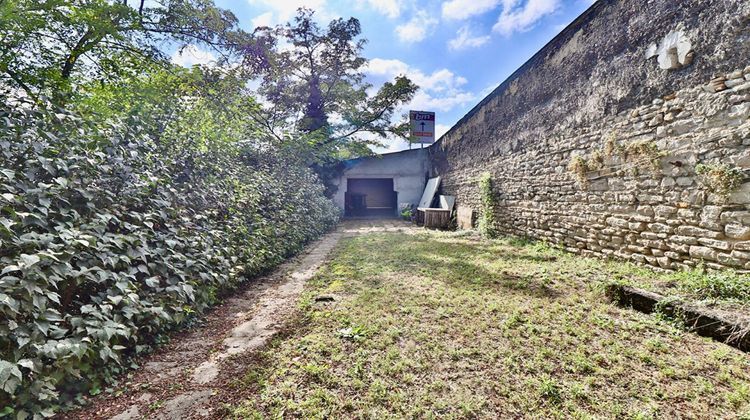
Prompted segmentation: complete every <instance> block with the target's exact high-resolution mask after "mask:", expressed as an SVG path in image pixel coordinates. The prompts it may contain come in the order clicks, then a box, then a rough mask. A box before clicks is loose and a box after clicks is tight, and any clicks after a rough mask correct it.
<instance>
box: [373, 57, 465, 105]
mask: <svg viewBox="0 0 750 420" xmlns="http://www.w3.org/2000/svg"><path fill="white" fill-rule="evenodd" d="M365 71H366V73H367V74H369V75H372V76H378V77H383V78H385V79H392V78H394V77H396V76H398V75H404V76H406V77H408V78H409V79H410V80H411V81H412V82H414V83H415V84H416V85H418V86H419V87H420V90H419V91H418V92H417V93H416V95H414V98H413V99H412V101H411V102H410V103H409V104H408V105H407V106H406V107H405V109H404V110H406V109H407V108H408V109H419V110H424V111H441V112H447V111H450V110H451V109H453V108H455V107H456V106H460V105H465V104H467V103H470V102H473V101H474V100H475V99H476V95H474V94H473V93H471V92H467V91H465V90H464V89H463V86H464V85H465V84H466V83H467V80H466V79H465V78H463V77H461V76H458V75H456V74H455V73H453V72H452V71H450V70H448V69H440V70H436V71H434V72H432V73H430V74H426V73H424V72H423V71H421V70H419V69H416V68H413V67H411V66H409V65H408V64H406V63H404V62H403V61H400V60H387V59H382V58H375V59H373V60H370V61H369V62H368V64H367V68H366V70H365Z"/></svg>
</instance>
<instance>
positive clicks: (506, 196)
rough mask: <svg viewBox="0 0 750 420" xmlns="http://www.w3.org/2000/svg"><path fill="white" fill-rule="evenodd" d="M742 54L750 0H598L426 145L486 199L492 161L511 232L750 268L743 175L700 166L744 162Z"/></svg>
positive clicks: (748, 187)
mask: <svg viewBox="0 0 750 420" xmlns="http://www.w3.org/2000/svg"><path fill="white" fill-rule="evenodd" d="M672 47H673V48H672ZM655 52H656V53H657V55H659V54H658V53H661V56H658V57H654V56H653V55H654V54H653V53H655ZM647 57H650V58H647ZM748 65H750V2H745V1H736V0H703V1H697V0H691V1H653V0H627V1H626V0H619V1H618V0H600V1H599V2H597V3H596V4H595V5H594V6H592V8H591V9H589V10H588V11H587V12H586V13H584V15H582V16H581V17H580V18H579V19H578V20H577V21H576V22H574V23H573V24H572V25H571V26H569V27H568V28H566V29H565V30H564V31H563V32H562V33H561V34H560V35H559V36H558V37H557V38H555V39H554V40H553V41H552V42H550V43H549V44H548V45H547V46H546V47H544V48H543V49H542V50H541V51H540V52H539V53H537V54H536V55H535V56H534V57H533V58H532V59H531V60H530V61H529V62H528V63H526V64H525V65H524V66H523V67H521V68H520V69H519V70H518V71H517V72H516V73H514V74H513V75H512V76H511V77H510V78H509V79H508V80H507V81H505V82H504V83H503V84H502V85H500V86H499V87H498V88H497V89H496V90H495V91H494V92H493V93H492V94H491V95H489V96H488V97H487V98H485V99H484V100H483V101H482V102H481V103H480V104H479V105H478V106H477V107H475V108H474V109H473V110H472V111H471V112H470V113H469V114H468V115H467V116H466V117H464V118H463V119H462V120H461V121H460V122H459V123H458V124H457V125H456V126H455V127H453V128H452V129H451V130H450V131H449V132H448V133H447V134H446V135H445V136H443V137H442V138H441V139H440V140H439V141H438V143H437V144H436V145H434V146H433V147H431V148H430V154H431V159H432V164H433V171H434V174H438V175H441V176H442V177H443V187H442V188H443V193H446V194H451V195H456V196H457V204H458V205H459V206H466V207H471V208H474V209H478V208H479V196H478V188H477V182H476V179H477V178H478V176H479V175H480V174H481V173H483V172H489V173H491V174H492V177H493V182H494V191H495V194H496V196H497V198H498V206H497V208H496V213H497V218H498V220H499V221H500V228H501V230H502V231H503V232H506V233H509V234H515V235H525V236H530V237H535V238H544V239H548V240H551V241H553V242H556V243H561V244H564V245H565V246H566V247H567V249H569V250H570V251H574V252H580V253H584V254H590V255H600V256H617V257H620V258H622V259H629V260H633V261H636V262H642V263H647V264H651V265H654V266H657V267H662V268H665V269H677V268H683V267H689V266H694V265H696V264H698V263H699V262H700V261H705V262H706V263H707V264H708V265H709V266H712V267H717V268H718V267H734V268H738V269H750V211H749V210H750V209H749V206H748V204H750V183H748V182H747V181H748V179H747V176H746V175H747V172H745V173H744V174H743V175H742V178H743V179H742V181H741V182H742V185H741V186H740V187H739V188H738V189H736V190H735V191H733V192H732V194H731V195H729V197H723V196H721V195H719V194H715V193H712V192H711V191H710V188H709V187H708V185H707V180H708V178H707V177H705V176H703V177H701V176H698V175H696V166H698V165H699V164H717V165H727V168H739V169H740V170H742V171H745V170H747V169H748V168H750V67H748ZM657 153H658V155H657ZM662 155H663V156H662ZM575 156H581V158H582V159H586V162H587V164H588V166H589V168H588V169H587V170H585V171H582V172H583V175H584V176H585V178H586V181H585V182H584V183H583V184H584V185H579V183H578V182H577V180H576V176H575V175H574V174H573V173H572V172H571V170H569V169H568V167H569V165H570V162H571V161H572V159H573V158H574V157H575ZM652 158H655V159H653V160H655V161H656V164H655V165H651V164H650V161H651V160H652ZM654 166H655V167H656V168H654Z"/></svg>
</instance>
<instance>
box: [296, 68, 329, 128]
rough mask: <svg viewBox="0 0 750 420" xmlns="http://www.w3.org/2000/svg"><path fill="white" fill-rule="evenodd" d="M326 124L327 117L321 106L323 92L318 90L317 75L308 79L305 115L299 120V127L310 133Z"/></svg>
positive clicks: (318, 81)
mask: <svg viewBox="0 0 750 420" xmlns="http://www.w3.org/2000/svg"><path fill="white" fill-rule="evenodd" d="M327 125H328V117H327V116H326V113H325V107H324V106H323V92H321V91H320V80H319V79H318V77H317V76H314V77H312V78H311V79H310V86H309V91H308V96H307V108H306V109H305V117H304V118H303V119H302V121H301V122H300V129H302V130H303V131H305V132H308V133H311V132H313V131H316V130H319V129H321V128H323V127H325V126H327Z"/></svg>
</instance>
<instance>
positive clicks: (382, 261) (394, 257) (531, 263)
mask: <svg viewBox="0 0 750 420" xmlns="http://www.w3.org/2000/svg"><path fill="white" fill-rule="evenodd" d="M358 245H359V246H357V247H356V248H357V251H358V252H363V253H367V257H365V258H357V261H356V262H357V265H358V266H359V268H360V269H364V270H366V271H369V272H371V273H372V274H377V273H382V272H391V273H394V274H404V273H408V272H409V271H410V270H412V271H417V272H418V273H419V274H422V275H427V276H429V277H431V278H434V279H436V280H440V281H442V282H444V283H445V284H447V285H449V286H451V287H453V288H457V289H467V288H472V289H484V290H497V289H498V288H502V289H506V290H509V291H513V292H519V293H525V294H527V295H530V296H533V297H536V298H548V299H549V298H551V299H554V298H557V297H558V296H559V295H560V293H559V292H558V291H556V290H554V289H552V288H550V287H549V284H548V281H547V280H546V279H544V278H542V276H540V275H539V273H538V272H536V271H537V270H536V268H539V267H542V264H544V263H550V262H554V261H555V260H556V259H557V257H556V256H554V255H545V254H530V253H529V252H533V251H530V250H528V249H523V248H520V247H519V248H518V249H515V248H514V247H511V246H508V245H506V244H485V243H460V242H450V241H436V240H434V239H433V238H430V237H422V238H419V237H417V238H415V237H413V236H412V237H409V236H407V235H393V234H391V235H388V236H382V235H378V236H370V238H368V239H366V240H362V241H361V243H359V244H358ZM352 258H354V257H352ZM497 260H505V261H506V262H508V264H507V265H508V266H509V267H515V266H520V265H522V266H525V267H528V268H529V271H530V273H529V274H522V273H514V272H511V270H503V269H498V270H493V269H492V268H491V264H492V262H493V261H497Z"/></svg>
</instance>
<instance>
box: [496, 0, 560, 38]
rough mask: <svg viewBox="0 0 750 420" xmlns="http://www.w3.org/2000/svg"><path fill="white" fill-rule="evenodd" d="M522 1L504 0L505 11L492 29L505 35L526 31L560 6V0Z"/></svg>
mask: <svg viewBox="0 0 750 420" xmlns="http://www.w3.org/2000/svg"><path fill="white" fill-rule="evenodd" d="M521 3H522V1H521V0H503V11H502V13H501V14H500V17H499V18H498V19H497V23H495V26H493V27H492V30H493V31H495V32H498V33H500V34H502V35H505V36H509V35H512V34H513V33H514V32H523V31H526V30H528V29H530V28H531V27H532V26H533V25H534V24H535V23H536V22H537V21H538V20H539V19H541V18H542V17H544V16H546V15H548V14H550V13H552V12H554V11H555V10H557V8H558V7H559V6H560V0H527V1H526V2H525V3H523V4H521Z"/></svg>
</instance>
